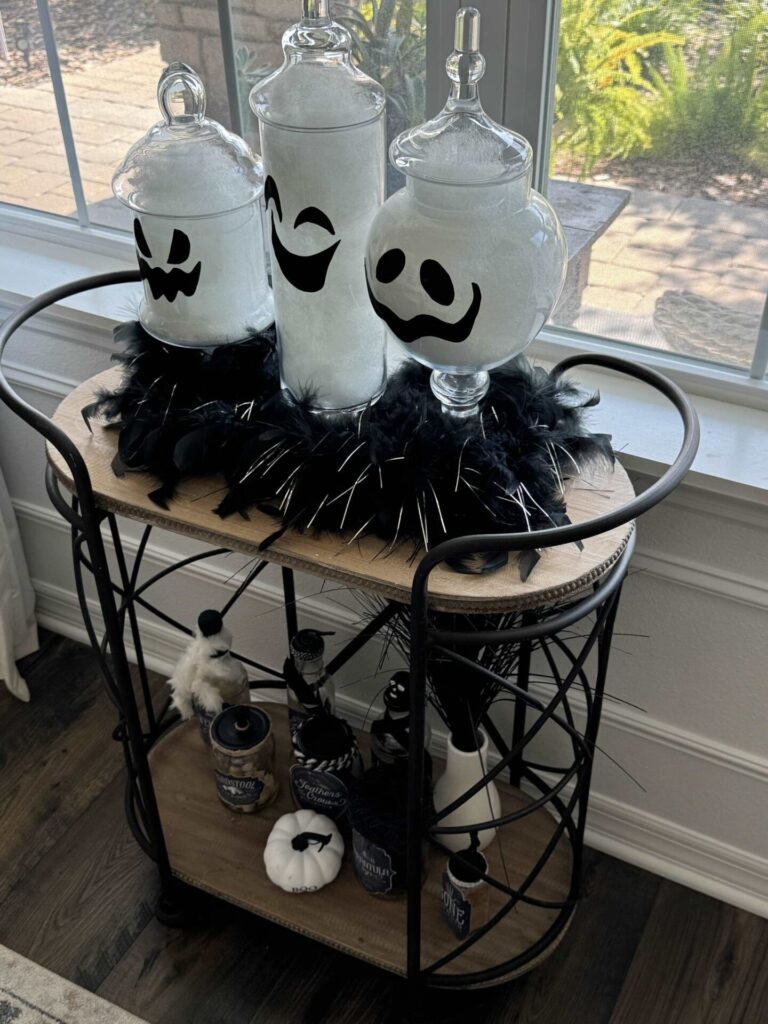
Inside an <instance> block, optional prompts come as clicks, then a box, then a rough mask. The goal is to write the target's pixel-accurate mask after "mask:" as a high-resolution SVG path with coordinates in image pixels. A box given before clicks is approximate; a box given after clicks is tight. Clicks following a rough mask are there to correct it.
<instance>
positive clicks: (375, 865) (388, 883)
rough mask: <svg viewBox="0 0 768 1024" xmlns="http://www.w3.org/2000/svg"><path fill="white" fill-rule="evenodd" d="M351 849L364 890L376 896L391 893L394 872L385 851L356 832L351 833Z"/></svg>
mask: <svg viewBox="0 0 768 1024" xmlns="http://www.w3.org/2000/svg"><path fill="white" fill-rule="evenodd" d="M352 847H353V849H354V853H355V871H356V872H357V877H358V878H359V879H360V881H361V882H362V883H363V886H364V887H365V889H366V890H367V891H368V892H370V893H373V894H374V895H376V896H386V895H387V893H390V892H392V889H393V887H394V883H395V874H396V872H395V871H394V869H393V867H392V858H391V857H390V855H389V854H388V853H387V851H386V850H385V849H384V848H383V847H381V846H377V845H376V843H372V842H371V840H370V839H367V838H366V837H365V836H363V835H360V833H359V832H356V831H354V832H353V833H352Z"/></svg>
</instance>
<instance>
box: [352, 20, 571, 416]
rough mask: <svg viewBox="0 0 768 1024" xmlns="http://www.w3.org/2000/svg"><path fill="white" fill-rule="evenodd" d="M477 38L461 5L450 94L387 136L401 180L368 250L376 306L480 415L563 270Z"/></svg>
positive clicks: (444, 384) (546, 213)
mask: <svg viewBox="0 0 768 1024" xmlns="http://www.w3.org/2000/svg"><path fill="white" fill-rule="evenodd" d="M479 37H480V14H479V13H478V11H477V10H476V9H475V8H473V7H464V8H462V9H461V10H460V11H459V12H458V14H457V16H456V40H455V47H456V48H455V50H454V51H453V53H452V54H451V55H450V56H449V57H448V60H447V62H446V70H447V72H448V78H449V79H450V80H451V83H452V84H451V91H450V95H449V97H448V101H447V103H446V105H445V107H444V108H443V110H442V111H441V112H440V113H439V114H438V115H437V117H435V118H433V119H432V120H431V121H427V122H426V123H424V124H422V125H419V126H417V127H416V128H412V129H410V130H409V131H406V132H403V133H402V134H400V135H399V136H398V137H397V138H396V139H395V140H394V142H393V143H392V146H391V147H390V160H391V161H392V163H393V165H394V166H395V167H396V168H397V169H398V170H400V171H402V173H403V174H404V175H405V178H406V185H405V188H404V189H401V190H400V191H399V192H396V193H395V194H394V195H392V196H390V198H389V199H388V200H387V201H386V202H385V203H384V205H383V206H382V208H381V210H380V211H379V213H378V214H377V215H376V217H375V219H374V221H373V224H372V225H371V229H370V232H369V236H368V243H367V251H366V276H367V285H368V292H369V296H370V299H371V303H372V305H373V308H374V309H375V310H376V313H377V314H378V315H379V316H380V317H381V319H382V320H383V321H384V323H385V324H386V325H387V327H388V328H389V330H390V332H391V333H392V335H393V336H394V338H395V339H396V340H397V342H398V343H399V344H400V345H401V346H402V347H403V348H404V349H405V351H406V352H407V353H408V355H409V356H411V357H412V358H413V359H416V360H418V362H420V363H423V364H424V365H425V366H428V367H430V368H431V369H432V371H433V372H432V378H431V385H432V391H433V393H434V394H435V395H436V397H437V398H438V399H439V401H440V403H441V405H442V407H443V409H444V411H445V412H447V413H449V414H451V415H453V416H459V417H467V416H472V415H475V414H476V413H477V412H478V409H479V402H480V400H481V399H482V398H483V396H484V395H485V393H486V391H487V390H488V384H489V378H488V371H489V370H491V369H493V368H494V367H496V366H500V365H501V364H502V363H505V362H507V361H508V360H509V359H511V358H512V357H513V356H516V355H518V354H519V353H520V352H522V351H523V349H524V348H525V347H526V346H527V345H528V344H529V343H530V342H531V341H532V340H533V338H534V337H535V336H536V334H537V333H538V331H539V330H540V329H541V327H542V326H543V325H544V323H545V322H546V320H547V317H548V316H549V314H550V312H551V311H552V309H553V307H554V305H555V303H556V301H557V298H558V295H559V294H560V289H561V288H562V284H563V280H564V277H565V267H566V245H565V239H564V236H563V232H562V229H561V227H560V223H559V221H558V219H557V215H556V214H555V212H554V210H553V209H552V207H551V206H550V205H549V203H548V202H547V201H546V199H544V197H543V196H541V195H539V193H537V192H536V191H535V190H534V189H533V188H532V187H531V167H532V151H531V147H530V145H529V144H528V142H527V141H526V140H525V139H524V138H523V137H522V136H521V135H518V134H517V133H516V132H513V131H510V130H509V129H508V128H504V127H502V126H501V125H498V124H496V123H495V122H494V121H492V120H491V118H490V117H488V115H487V114H486V113H485V111H484V110H483V107H482V104H481V103H480V98H479V93H478V85H477V83H478V82H479V81H480V79H481V78H482V76H483V73H484V71H485V59H484V58H483V56H482V54H481V53H480V52H479V49H478V46H479Z"/></svg>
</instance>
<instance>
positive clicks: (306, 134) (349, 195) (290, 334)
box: [250, 0, 386, 412]
mask: <svg viewBox="0 0 768 1024" xmlns="http://www.w3.org/2000/svg"><path fill="white" fill-rule="evenodd" d="M303 15H304V16H303V17H302V19H301V21H300V22H298V23H297V24H296V25H294V26H293V27H292V28H290V29H289V30H288V31H287V32H286V33H285V35H284V36H283V50H284V53H285V61H284V63H283V65H282V67H281V68H279V69H278V70H277V71H276V72H275V73H274V74H273V75H270V77H269V78H266V79H265V80H264V81H262V82H259V83H257V84H256V85H255V86H254V88H253V90H252V92H251V98H250V102H251V107H252V109H253V111H254V113H255V114H256V115H257V117H258V119H259V133H260V137H261V152H262V158H263V160H264V173H265V175H266V187H265V202H266V224H265V229H266V231H267V235H268V238H269V243H270V247H271V268H272V285H273V289H274V298H275V321H276V325H277V336H278V341H279V346H280V372H281V378H282V383H283V387H284V388H286V389H287V390H288V391H289V392H290V393H291V395H293V397H294V398H297V399H304V400H306V401H308V404H309V406H310V407H311V408H313V409H315V410H318V411H328V412H336V411H341V410H354V409H356V408H360V407H361V406H364V405H366V404H367V403H368V402H370V401H373V400H375V399H376V398H378V397H379V395H380V394H381V392H382V391H383V389H384V383H385V377H386V366H385V331H384V329H383V327H382V324H381V322H380V321H379V320H378V319H377V317H376V315H375V314H374V312H373V310H372V309H371V306H370V303H369V302H368V297H367V294H366V285H365V272H364V267H363V259H364V256H365V239H366V236H367V233H368V228H369V227H370V224H371V221H372V220H373V217H374V216H375V214H376V212H377V210H378V209H379V207H380V206H381V203H382V201H383V199H384V178H385V173H384V172H385V125H384V108H385V101H384V90H383V89H382V87H381V86H380V85H379V84H378V83H377V82H374V81H373V79H371V78H369V77H368V76H367V75H365V74H363V72H362V71H360V70H358V69H357V68H356V67H355V66H354V65H353V64H352V62H351V37H350V34H349V32H348V31H347V30H346V29H345V28H344V27H342V26H341V25H340V24H338V23H336V22H335V21H333V20H332V19H331V18H330V16H329V13H328V2H327V0H304V3H303Z"/></svg>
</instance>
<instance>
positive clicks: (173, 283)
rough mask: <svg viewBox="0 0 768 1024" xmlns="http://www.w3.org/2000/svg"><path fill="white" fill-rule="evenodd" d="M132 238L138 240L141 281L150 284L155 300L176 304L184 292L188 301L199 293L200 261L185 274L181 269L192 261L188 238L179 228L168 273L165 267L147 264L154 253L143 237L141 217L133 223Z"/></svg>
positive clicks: (172, 245)
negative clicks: (189, 260)
mask: <svg viewBox="0 0 768 1024" xmlns="http://www.w3.org/2000/svg"><path fill="white" fill-rule="evenodd" d="M133 236H134V238H135V239H136V248H137V250H138V253H137V255H138V257H139V273H140V274H141V279H142V281H146V282H147V283H148V284H149V290H150V291H151V292H152V298H153V299H160V298H166V299H167V300H168V301H169V302H173V301H174V300H175V299H176V296H177V295H178V294H179V292H181V294H182V295H186V296H187V298H188V299H190V298H192V296H193V295H194V294H195V292H196V291H197V285H198V282H199V281H200V261H199V260H198V262H197V263H196V264H195V266H194V267H193V268H192V269H191V270H182V269H181V268H180V266H179V264H181V263H186V261H187V260H188V259H189V251H190V245H189V238H188V237H187V235H185V234H184V232H183V231H180V230H179V229H178V228H175V229H174V232H173V235H172V237H171V247H170V249H169V251H168V263H169V264H170V265H171V266H172V267H173V269H172V270H165V269H164V268H163V267H150V265H149V263H147V260H151V259H152V252H151V250H150V248H149V245H148V244H147V239H146V238H145V237H144V231H143V230H142V227H141V224H140V222H139V219H138V217H137V218H135V219H134V221H133Z"/></svg>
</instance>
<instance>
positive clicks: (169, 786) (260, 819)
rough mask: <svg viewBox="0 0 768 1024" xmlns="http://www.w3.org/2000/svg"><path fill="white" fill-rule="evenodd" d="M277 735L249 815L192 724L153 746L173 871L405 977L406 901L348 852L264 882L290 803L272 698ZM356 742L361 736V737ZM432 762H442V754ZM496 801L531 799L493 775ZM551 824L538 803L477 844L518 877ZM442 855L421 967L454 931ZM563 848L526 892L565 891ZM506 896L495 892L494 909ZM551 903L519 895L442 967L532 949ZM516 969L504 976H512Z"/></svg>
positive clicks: (511, 805)
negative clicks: (262, 801)
mask: <svg viewBox="0 0 768 1024" xmlns="http://www.w3.org/2000/svg"><path fill="white" fill-rule="evenodd" d="M267 710H268V711H269V714H270V715H271V717H272V721H273V724H274V731H275V739H276V743H277V756H276V771H277V775H278V778H279V779H280V782H281V791H280V794H279V796H278V798H277V799H276V801H275V802H274V803H273V804H272V805H271V806H270V807H268V808H266V809H265V810H264V811H262V812H260V813H257V814H234V813H232V812H230V811H229V810H227V808H226V807H224V806H223V805H222V804H221V803H220V802H219V800H218V797H217V795H216V786H215V783H214V778H213V773H212V770H211V767H210V762H209V756H208V751H207V749H206V748H205V747H204V746H203V742H202V740H201V738H200V734H199V731H198V727H197V722H196V721H194V720H193V721H189V722H184V723H182V724H180V725H178V726H176V727H175V728H173V729H171V730H170V731H169V732H168V733H166V734H165V736H163V737H162V738H161V739H160V740H159V741H158V743H157V744H156V745H155V746H154V747H153V748H152V750H151V751H150V754H149V761H150V765H151V769H152V777H153V781H154V786H155V791H156V794H157V801H158V805H159V810H160V817H161V819H162V823H163V831H164V833H165V840H166V844H167V848H168V854H169V857H170V861H171V866H172V869H173V873H174V875H175V876H176V877H177V878H179V879H181V880H182V881H184V882H188V883H189V884H190V885H192V886H195V887H196V888H198V889H203V890H205V891H206V892H209V893H212V894H213V895H215V896H218V897H220V898H221V899H223V900H227V901H229V902H230V903H234V904H236V905H237V906H239V907H243V908H245V909H246V910H249V911H251V912H253V913H254V914H257V915H259V916H260V917H264V918H268V919H269V920H271V921H275V922H277V923H278V924H281V925H284V926H285V927H286V928H291V929H293V930H294V931H297V932H301V933H302V934H303V935H308V936H310V937H311V938H313V939H317V940H318V941H319V942H323V943H325V944H326V945H328V946H333V947H334V948H336V949H339V950H343V951H344V952H345V953H349V954H351V955H352V956H356V957H359V958H360V959H362V960H367V961H369V962H371V963H374V964H376V965H377V966H379V967H382V968H384V969H385V970H388V971H393V972H395V973H396V974H401V975H405V973H406V969H405V955H406V950H405V947H406V941H405V937H406V903H405V899H404V898H401V899H380V898H376V897H374V896H370V895H369V894H368V893H367V892H366V891H365V890H364V889H363V888H362V886H361V884H360V883H359V882H358V880H357V877H356V875H355V869H354V865H353V863H352V857H351V854H350V852H347V853H346V854H345V858H344V865H343V867H342V870H341V872H340V874H339V876H338V878H337V879H336V881H335V882H333V883H332V884H331V885H329V886H326V887H325V888H324V889H321V890H320V891H319V892H316V893H309V894H302V895H294V894H290V893H286V892H283V891H282V890H281V889H278V888H277V887H276V886H274V885H272V884H271V883H270V882H269V880H268V879H267V876H266V872H265V870H264V864H263V861H262V852H263V850H264V845H265V843H266V840H267V836H268V835H269V832H270V830H271V828H272V825H273V824H274V822H275V821H276V819H277V818H278V817H280V815H281V814H285V813H286V812H289V811H292V810H294V806H293V801H292V799H291V795H290V792H289V790H288V783H287V778H288V766H289V764H290V762H291V745H290V739H289V735H288V720H287V714H286V711H285V708H284V707H283V706H282V705H279V704H268V705H267ZM358 737H359V739H360V742H361V749H363V750H364V751H365V750H367V746H368V742H367V740H368V737H367V735H366V734H358ZM435 771H436V773H439V772H440V771H442V765H441V764H440V762H439V761H436V763H435ZM498 786H499V792H500V795H501V800H502V809H503V812H504V813H508V812H510V811H512V810H514V809H516V808H518V807H521V806H523V805H524V804H526V803H528V802H529V798H528V797H527V796H526V795H525V794H524V793H522V792H521V791H520V790H518V789H514V788H513V787H511V786H508V785H506V784H503V783H498ZM554 828H555V821H554V819H553V818H552V816H551V815H550V814H548V813H547V811H545V810H543V809H540V810H538V811H536V812H534V813H533V814H530V815H527V816H526V817H525V818H523V819H521V820H520V821H517V822H513V823H511V824H510V825H507V826H505V827H504V828H503V829H501V830H500V831H499V833H498V835H497V838H496V839H495V840H494V842H493V843H492V844H491V845H490V846H489V848H488V849H486V850H485V854H486V857H487V859H488V862H489V866H490V871H491V874H492V875H493V877H494V878H497V879H499V880H500V881H505V880H506V879H508V881H509V884H510V885H511V886H513V887H514V886H516V885H518V884H519V883H520V882H521V881H522V880H523V879H524V878H525V877H526V875H527V874H528V872H529V871H530V869H531V867H532V866H533V865H534V864H535V863H536V861H537V859H538V857H539V855H540V853H541V851H542V850H543V849H544V847H545V846H546V844H547V842H548V840H549V839H550V837H551V836H552V833H553V831H554ZM445 860H446V855H445V854H444V853H442V852H441V851H439V850H437V849H436V848H434V847H431V846H430V847H429V849H428V852H427V873H426V880H425V882H424V887H423V890H422V965H423V966H424V967H427V966H428V965H429V964H432V963H434V962H435V961H436V960H438V959H439V958H440V957H442V956H445V955H446V954H447V953H449V952H450V951H451V950H452V949H454V948H455V946H456V945H457V940H456V939H455V937H454V936H453V934H452V933H451V932H450V930H449V929H448V926H447V925H446V924H445V922H444V921H443V918H442V916H441V886H442V874H443V870H444V867H445ZM570 873H571V848H570V844H569V842H568V841H567V839H565V838H561V840H560V842H559V844H558V846H557V848H556V849H555V851H554V853H553V855H552V856H551V857H550V858H549V860H548V862H547V863H546V865H545V866H544V868H543V870H542V872H541V874H540V875H539V876H538V877H537V879H536V881H535V882H534V884H533V885H532V887H531V888H530V889H529V890H528V895H529V896H532V897H535V898H537V899H540V900H547V901H553V900H562V899H565V897H566V896H567V893H568V887H569V883H570ZM505 899H506V897H505V896H504V894H502V893H499V892H498V891H497V890H492V892H491V911H492V912H493V911H494V910H498V909H500V908H501V906H502V905H503V903H504V900H505ZM557 915H558V911H556V910H551V909H545V908H541V907H533V906H530V905H525V904H519V905H518V906H517V908H515V909H514V910H512V911H511V912H510V913H509V914H507V916H506V917H505V918H504V919H503V920H502V921H501V922H500V923H499V924H498V925H497V927H495V928H494V929H493V930H492V931H490V932H489V933H488V934H487V935H484V936H483V938H482V939H480V940H479V941H478V942H477V943H475V945H474V946H472V947H471V948H470V949H468V950H466V951H465V952H464V953H463V954H462V955H461V956H460V957H458V958H457V959H456V960H454V961H452V962H451V963H450V964H448V965H446V966H445V967H444V968H442V969H441V972H440V973H445V974H447V975H454V974H464V973H468V972H474V971H481V970H486V969H488V968H491V967H494V966H496V965H497V964H500V963H503V962H504V961H506V960H509V959H510V958H512V957H514V956H516V955H517V954H520V953H522V952H524V951H525V950H527V949H529V948H530V947H531V946H532V945H534V944H535V943H536V942H538V941H539V940H540V939H541V938H542V937H543V936H544V935H545V934H546V933H547V931H548V930H549V928H550V927H551V925H552V924H553V922H554V921H555V919H556V917H557ZM564 931H565V929H563V930H561V931H560V932H559V934H558V935H557V936H556V937H555V938H553V939H552V941H551V942H550V943H549V944H548V945H546V946H545V947H544V948H543V949H542V950H541V953H540V955H539V956H538V957H537V958H536V959H535V960H532V961H530V962H529V963H527V964H526V965H525V968H524V969H523V970H521V971H520V972H518V973H523V972H524V971H527V970H531V969H532V968H533V967H535V966H536V964H537V963H538V962H540V961H541V960H542V959H544V958H545V957H546V956H548V955H549V954H550V953H551V952H552V950H553V949H554V947H555V946H556V945H557V942H558V941H559V939H560V938H561V937H562V935H563V934H564ZM511 976H512V975H508V977H511Z"/></svg>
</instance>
